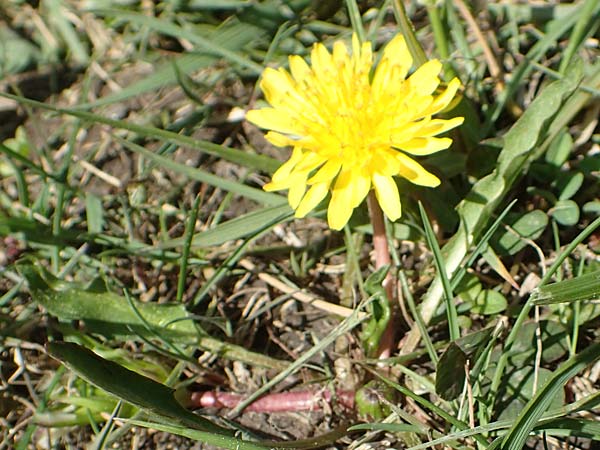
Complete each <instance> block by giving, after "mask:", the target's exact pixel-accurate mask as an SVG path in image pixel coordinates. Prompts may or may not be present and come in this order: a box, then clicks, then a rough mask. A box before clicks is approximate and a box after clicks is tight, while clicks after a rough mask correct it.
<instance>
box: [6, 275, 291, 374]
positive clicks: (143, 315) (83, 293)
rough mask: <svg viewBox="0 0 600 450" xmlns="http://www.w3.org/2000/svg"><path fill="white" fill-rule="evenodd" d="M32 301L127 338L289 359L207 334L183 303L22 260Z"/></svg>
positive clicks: (275, 364)
mask: <svg viewBox="0 0 600 450" xmlns="http://www.w3.org/2000/svg"><path fill="white" fill-rule="evenodd" d="M18 269H19V272H20V273H21V275H22V276H23V278H25V279H26V280H27V283H28V285H29V290H30V292H31V296H32V298H33V300H34V301H36V302H38V303H39V304H41V305H42V306H43V307H44V308H46V309H47V310H48V312H49V313H50V314H52V315H54V316H56V317H58V318H59V319H61V320H82V321H83V323H84V325H85V328H86V330H87V331H90V332H95V333H100V334H102V335H104V336H106V337H117V338H121V339H123V340H127V339H140V338H142V339H144V340H156V339H158V338H160V339H163V340H169V341H173V342H177V343H181V344H186V345H195V346H197V347H199V348H202V349H204V350H206V351H209V352H212V353H214V354H218V355H219V356H220V357H222V358H227V359H233V360H239V361H243V362H245V363H248V364H255V365H259V366H263V367H268V368H274V369H278V370H283V369H285V368H286V367H287V366H288V363H286V362H284V361H280V360H277V359H274V358H271V357H269V356H267V355H263V354H260V353H255V352H252V351H250V350H247V349H245V348H242V347H240V346H237V345H233V344H229V343H225V342H222V341H220V340H218V339H216V338H212V337H210V336H207V335H206V333H204V332H203V331H202V330H201V329H200V328H199V327H197V326H196V324H195V322H194V317H193V316H192V315H191V314H190V313H188V312H187V310H186V309H185V307H184V305H182V304H175V303H163V304H157V303H142V302H139V301H136V300H133V299H130V300H129V301H128V300H127V299H126V298H124V297H122V296H119V295H117V294H114V293H112V292H107V291H100V290H93V289H85V288H84V287H82V286H80V285H77V284H75V283H69V282H66V281H63V280H59V279H57V278H55V277H53V276H52V275H51V274H49V273H47V272H45V271H44V270H43V269H36V268H34V267H32V266H29V265H20V266H19V267H18Z"/></svg>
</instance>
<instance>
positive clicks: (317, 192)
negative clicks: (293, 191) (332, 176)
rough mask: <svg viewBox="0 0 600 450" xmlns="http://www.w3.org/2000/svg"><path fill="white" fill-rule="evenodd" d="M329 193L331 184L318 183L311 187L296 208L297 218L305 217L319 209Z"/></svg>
mask: <svg viewBox="0 0 600 450" xmlns="http://www.w3.org/2000/svg"><path fill="white" fill-rule="evenodd" d="M328 191H329V183H327V182H324V183H317V184H314V185H313V186H311V187H310V189H309V190H308V191H307V192H306V195H304V198H303V199H302V201H301V202H300V204H299V205H298V208H296V217H305V216H306V215H307V214H308V213H309V212H311V211H312V210H313V209H315V208H316V207H317V205H318V204H319V203H321V201H322V200H323V199H324V198H325V196H326V195H327V192H328Z"/></svg>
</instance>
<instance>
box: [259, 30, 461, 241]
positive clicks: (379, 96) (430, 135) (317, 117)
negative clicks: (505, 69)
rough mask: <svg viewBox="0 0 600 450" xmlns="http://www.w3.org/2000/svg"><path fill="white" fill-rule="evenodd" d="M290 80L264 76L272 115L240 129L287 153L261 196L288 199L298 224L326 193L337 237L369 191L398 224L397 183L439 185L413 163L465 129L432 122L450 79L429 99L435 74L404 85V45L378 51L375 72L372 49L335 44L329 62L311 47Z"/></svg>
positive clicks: (278, 72)
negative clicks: (255, 131)
mask: <svg viewBox="0 0 600 450" xmlns="http://www.w3.org/2000/svg"><path fill="white" fill-rule="evenodd" d="M289 66H290V71H289V72H288V71H287V70H285V69H284V68H279V69H272V68H267V69H266V70H265V71H264V73H263V75H262V80H261V83H260V87H261V89H262V91H263V93H264V95H265V98H266V100H267V102H268V103H269V104H270V105H271V107H267V108H262V109H256V110H252V111H249V112H248V114H247V119H248V120H249V121H250V122H252V123H254V124H256V125H258V126H259V127H261V128H264V129H267V130H271V131H269V132H268V133H267V134H266V136H265V137H266V138H267V140H269V142H271V143H272V144H274V145H276V146H278V147H286V146H292V147H293V151H292V155H291V157H290V159H289V160H288V161H286V162H285V163H284V164H283V165H281V167H280V168H279V169H278V170H277V171H276V172H275V173H274V174H273V178H272V181H271V182H270V183H268V184H266V185H265V186H264V189H265V190H267V191H276V190H282V189H288V190H289V192H288V201H289V203H290V206H291V207H292V208H293V209H294V210H295V211H296V217H304V216H306V215H307V214H308V213H309V212H310V211H311V210H313V209H314V208H315V207H316V206H317V205H318V204H319V203H320V202H321V201H322V200H323V199H324V198H325V197H326V196H327V194H328V193H329V192H331V199H330V200H329V206H328V209H327V220H328V223H329V226H330V227H331V228H333V229H336V230H339V229H341V228H343V227H344V225H345V224H346V223H347V222H348V220H349V219H350V216H351V215H352V211H353V210H354V208H356V207H357V206H359V205H360V204H361V202H362V201H363V200H364V199H365V197H366V196H367V194H368V193H369V191H370V189H371V188H373V189H374V191H375V194H376V197H377V201H378V202H379V204H380V205H381V208H382V210H383V212H384V213H385V214H386V216H387V217H388V218H389V219H390V220H392V221H394V220H396V219H398V218H399V217H400V215H401V206H400V196H399V193H398V187H397V185H396V182H395V181H394V179H393V177H394V176H398V175H399V176H401V177H404V178H406V179H407V180H409V181H410V182H412V183H414V184H418V185H421V186H429V187H435V186H437V185H438V184H439V183H440V180H439V179H438V178H437V177H436V176H435V175H433V174H432V173H430V172H428V171H427V170H425V169H424V168H423V167H422V166H421V165H420V164H419V163H418V162H416V161H415V160H414V159H413V158H412V156H423V155H429V154H431V153H434V152H437V151H440V150H444V149H446V148H448V147H449V146H450V144H451V143H452V140H451V139H450V138H447V137H442V138H440V137H436V136H437V135H439V134H440V133H443V132H445V131H447V130H450V129H452V128H454V127H456V126H458V125H460V124H461V123H462V122H463V118H462V117H455V118H452V119H449V120H444V119H433V118H432V116H433V115H434V114H436V113H439V112H440V111H442V110H444V109H445V108H446V107H447V106H448V104H449V103H450V102H451V101H452V99H453V97H454V95H455V94H456V91H457V89H458V87H459V86H460V82H459V80H458V79H456V78H455V79H453V80H452V81H450V83H448V85H447V87H446V88H445V90H443V91H441V93H439V95H436V90H437V89H438V86H439V84H440V79H439V78H438V74H439V73H440V71H441V69H442V65H441V63H440V62H439V61H438V60H430V61H428V62H427V63H425V64H423V65H422V66H421V67H419V68H418V69H416V70H415V71H414V72H413V73H412V74H411V75H410V76H408V77H407V75H408V74H409V70H410V69H411V67H412V57H411V55H410V53H409V51H408V48H407V46H406V43H405V41H404V38H403V37H402V36H401V35H398V36H396V37H395V38H394V39H392V40H391V41H390V42H389V43H388V44H387V46H386V47H385V49H384V51H383V54H382V56H381V59H380V61H379V63H378V64H377V66H376V67H374V55H373V52H372V48H371V44H370V43H369V42H365V43H363V44H360V43H359V40H358V38H357V36H356V35H354V36H353V37H352V53H351V54H349V52H348V49H347V47H346V45H345V44H344V42H342V41H337V42H335V44H334V46H333V51H332V53H330V52H329V51H328V50H327V49H326V48H325V46H324V45H323V44H315V46H314V47H313V49H312V51H311V64H310V65H309V64H307V62H306V61H304V59H302V58H301V57H300V56H297V55H295V56H290V57H289Z"/></svg>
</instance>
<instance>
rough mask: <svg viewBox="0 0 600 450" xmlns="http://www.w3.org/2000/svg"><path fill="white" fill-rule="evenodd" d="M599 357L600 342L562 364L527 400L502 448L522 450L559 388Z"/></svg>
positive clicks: (505, 449)
mask: <svg viewBox="0 0 600 450" xmlns="http://www.w3.org/2000/svg"><path fill="white" fill-rule="evenodd" d="M598 358H600V343H596V344H593V345H591V346H589V347H588V348H586V349H585V350H583V351H582V352H581V353H579V354H578V355H576V356H574V357H572V358H570V359H569V360H567V361H566V362H564V363H563V364H561V365H560V367H559V368H558V369H557V370H556V371H555V372H554V373H553V374H552V376H551V378H550V379H549V380H548V381H547V382H546V383H545V384H544V386H542V387H541V388H540V390H539V391H538V392H537V393H536V394H535V396H534V397H533V398H532V399H531V400H529V402H527V405H525V408H524V409H523V410H522V411H521V413H520V414H519V416H518V417H517V420H516V422H515V423H514V425H513V426H512V427H511V429H510V432H509V433H508V434H507V435H506V436H505V437H504V440H503V441H502V446H501V447H500V448H501V449H502V450H521V449H522V448H523V447H524V445H525V441H526V440H527V437H528V436H529V433H530V432H531V431H532V430H533V428H534V426H535V424H536V423H537V421H538V420H539V419H540V418H541V417H542V415H543V413H544V412H545V411H546V409H547V408H548V406H549V405H550V404H551V402H552V400H553V398H554V396H555V394H556V393H557V392H558V390H559V389H562V388H563V386H564V385H565V383H566V382H567V381H568V380H569V379H570V378H572V377H573V376H575V375H576V374H577V373H578V372H580V371H581V370H583V369H584V368H585V367H587V366H588V365H590V364H592V363H593V362H594V361H596V360H597V359H598Z"/></svg>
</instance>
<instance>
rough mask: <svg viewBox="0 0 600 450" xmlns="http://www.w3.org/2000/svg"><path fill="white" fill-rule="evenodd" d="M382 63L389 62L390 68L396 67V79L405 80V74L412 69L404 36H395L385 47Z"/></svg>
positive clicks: (410, 57)
mask: <svg viewBox="0 0 600 450" xmlns="http://www.w3.org/2000/svg"><path fill="white" fill-rule="evenodd" d="M382 61H389V63H390V64H391V65H392V66H395V67H398V69H399V70H398V72H397V73H396V76H397V77H399V78H401V79H404V78H406V74H407V73H408V71H409V70H410V68H411V67H412V61H413V60H412V56H411V54H410V52H409V51H408V47H407V46H406V41H405V40H404V36H402V35H401V34H397V35H396V36H395V37H394V39H392V40H391V41H390V42H389V43H388V44H387V45H386V46H385V49H384V51H383V57H382Z"/></svg>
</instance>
